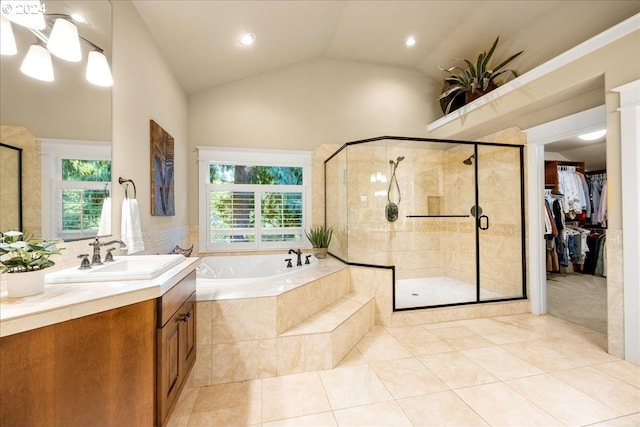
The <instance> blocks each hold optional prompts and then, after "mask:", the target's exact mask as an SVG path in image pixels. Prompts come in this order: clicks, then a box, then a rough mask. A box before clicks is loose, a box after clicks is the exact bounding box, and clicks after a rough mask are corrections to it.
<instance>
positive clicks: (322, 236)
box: [305, 225, 333, 248]
mask: <svg viewBox="0 0 640 427" xmlns="http://www.w3.org/2000/svg"><path fill="white" fill-rule="evenodd" d="M305 234H306V235H307V239H309V241H310V242H311V246H313V247H314V248H328V247H329V243H331V236H332V235H333V229H332V228H331V227H329V228H327V227H324V226H322V225H320V226H318V227H311V229H309V231H305Z"/></svg>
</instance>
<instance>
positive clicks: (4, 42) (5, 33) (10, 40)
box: [0, 15, 18, 55]
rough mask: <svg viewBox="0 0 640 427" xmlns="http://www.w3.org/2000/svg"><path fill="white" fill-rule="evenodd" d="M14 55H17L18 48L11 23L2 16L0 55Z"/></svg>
mask: <svg viewBox="0 0 640 427" xmlns="http://www.w3.org/2000/svg"><path fill="white" fill-rule="evenodd" d="M16 53H18V48H17V47H16V39H15V37H14V36H13V30H12V29H11V22H10V21H9V20H8V19H7V18H5V17H4V15H3V16H1V17H0V54H2V55H15V54H16Z"/></svg>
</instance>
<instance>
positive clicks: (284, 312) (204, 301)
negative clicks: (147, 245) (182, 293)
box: [188, 257, 530, 386]
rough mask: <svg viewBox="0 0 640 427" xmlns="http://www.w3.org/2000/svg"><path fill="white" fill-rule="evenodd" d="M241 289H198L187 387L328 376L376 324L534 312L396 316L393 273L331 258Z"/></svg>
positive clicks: (487, 309)
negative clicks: (191, 367) (308, 374)
mask: <svg viewBox="0 0 640 427" xmlns="http://www.w3.org/2000/svg"><path fill="white" fill-rule="evenodd" d="M242 286H244V288H241V289H236V290H230V289H216V288H215V287H214V286H213V285H212V283H210V282H209V283H207V281H206V280H205V281H201V282H199V283H198V291H197V293H198V322H197V334H198V336H197V346H198V347H197V352H198V360H197V361H196V365H195V367H194V370H193V371H192V373H191V378H190V379H189V382H188V384H189V385H191V386H206V385H214V384H222V383H229V382H234V381H245V380H252V379H256V378H269V377H275V376H282V375H288V374H293V373H300V372H308V371H313V370H321V369H330V368H332V367H335V366H336V364H338V363H339V362H340V360H341V359H342V358H343V357H344V356H345V355H346V354H347V353H348V352H349V351H350V350H351V349H352V348H353V346H354V345H356V343H357V342H358V341H359V340H360V339H361V338H362V337H363V336H364V335H365V334H366V333H367V331H368V330H369V329H370V328H371V326H373V325H374V324H380V325H385V326H407V325H417V324H423V323H433V322H440V321H449V320H461V319H471V318H478V317H485V316H496V315H506V314H515V313H527V312H529V311H530V307H529V302H528V301H516V302H505V303H492V304H483V305H475V306H463V307H453V308H439V309H429V310H416V311H410V312H395V313H394V312H393V305H392V270H390V269H380V268H367V267H356V266H347V265H345V264H343V263H342V262H340V261H338V260H336V259H334V258H332V257H329V258H327V259H324V260H319V262H318V263H317V266H313V267H312V268H307V269H302V270H300V273H299V274H296V275H294V276H286V277H285V278H282V277H281V278H279V279H276V280H258V281H256V282H255V283H253V284H248V285H242ZM280 286H286V287H287V289H286V290H284V289H281V290H278V288H279V287H280ZM238 294H242V295H243V296H242V297H241V298H238V297H235V295H238Z"/></svg>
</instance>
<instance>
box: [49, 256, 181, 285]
mask: <svg viewBox="0 0 640 427" xmlns="http://www.w3.org/2000/svg"><path fill="white" fill-rule="evenodd" d="M184 259H185V258H184V256H183V255H131V256H122V257H114V261H113V262H106V263H104V264H102V265H96V266H92V267H91V268H90V269H87V270H80V269H79V268H78V267H72V268H67V269H65V270H60V271H56V272H54V273H49V274H45V279H44V281H45V283H78V282H105V281H110V280H150V279H154V278H156V277H158V276H159V275H161V274H162V273H164V272H166V271H167V270H169V269H171V268H173V267H175V266H176V265H178V264H180V263H181V262H182V261H183V260H184Z"/></svg>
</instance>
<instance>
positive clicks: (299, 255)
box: [289, 249, 302, 267]
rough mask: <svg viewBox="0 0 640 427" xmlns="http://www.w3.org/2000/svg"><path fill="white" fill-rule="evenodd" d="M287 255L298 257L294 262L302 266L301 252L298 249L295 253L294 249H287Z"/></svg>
mask: <svg viewBox="0 0 640 427" xmlns="http://www.w3.org/2000/svg"><path fill="white" fill-rule="evenodd" d="M289 253H290V254H296V255H298V261H297V262H296V265H297V266H298V267H300V266H301V265H302V251H301V250H300V249H298V250H297V251H296V250H295V249H289Z"/></svg>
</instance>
